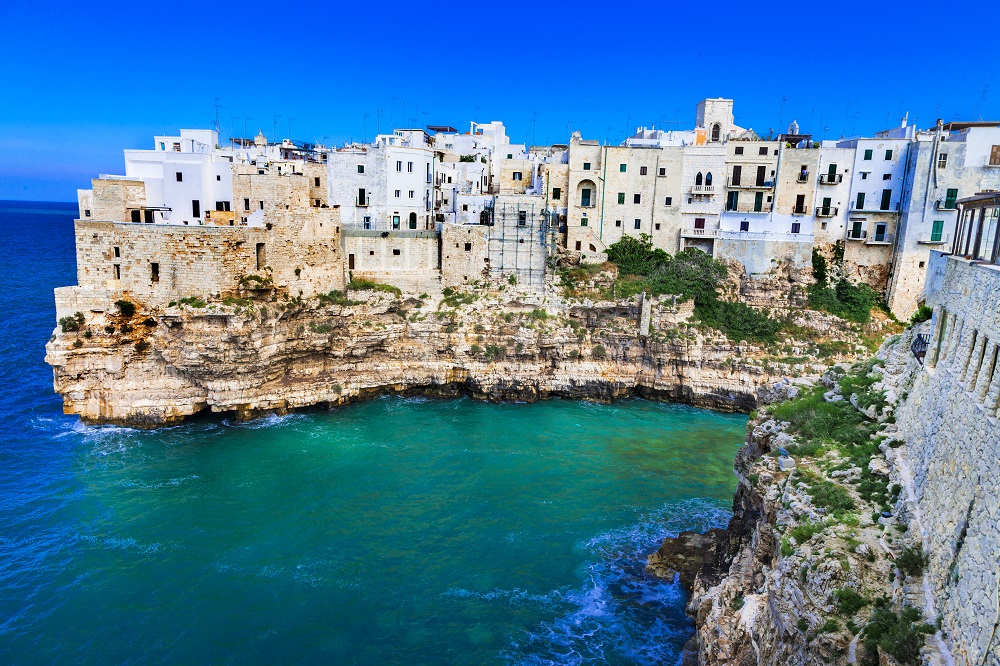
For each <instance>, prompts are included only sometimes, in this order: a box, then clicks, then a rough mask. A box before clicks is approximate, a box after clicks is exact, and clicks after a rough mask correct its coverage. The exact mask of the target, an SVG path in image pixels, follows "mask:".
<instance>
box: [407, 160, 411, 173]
mask: <svg viewBox="0 0 1000 666" xmlns="http://www.w3.org/2000/svg"><path fill="white" fill-rule="evenodd" d="M406 171H407V173H413V162H407V163H406Z"/></svg>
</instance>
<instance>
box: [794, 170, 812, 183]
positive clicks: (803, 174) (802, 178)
mask: <svg viewBox="0 0 1000 666" xmlns="http://www.w3.org/2000/svg"><path fill="white" fill-rule="evenodd" d="M795 180H796V181H797V182H799V183H806V182H808V181H809V172H808V171H800V172H799V177H798V178H796V179H795Z"/></svg>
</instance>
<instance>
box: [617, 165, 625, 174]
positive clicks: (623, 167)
mask: <svg viewBox="0 0 1000 666" xmlns="http://www.w3.org/2000/svg"><path fill="white" fill-rule="evenodd" d="M618 171H620V172H621V173H625V165H624V164H619V165H618Z"/></svg>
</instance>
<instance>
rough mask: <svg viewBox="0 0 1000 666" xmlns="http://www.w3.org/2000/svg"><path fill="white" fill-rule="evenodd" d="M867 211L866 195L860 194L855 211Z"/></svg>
mask: <svg viewBox="0 0 1000 666" xmlns="http://www.w3.org/2000/svg"><path fill="white" fill-rule="evenodd" d="M864 209H865V193H864V192H858V201H857V203H855V204H854V210H864Z"/></svg>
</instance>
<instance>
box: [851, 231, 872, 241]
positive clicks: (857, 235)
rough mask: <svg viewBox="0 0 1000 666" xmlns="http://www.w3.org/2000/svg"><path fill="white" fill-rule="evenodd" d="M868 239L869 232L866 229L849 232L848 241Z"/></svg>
mask: <svg viewBox="0 0 1000 666" xmlns="http://www.w3.org/2000/svg"><path fill="white" fill-rule="evenodd" d="M866 238H868V232H867V231H865V230H864V229H861V230H860V231H855V230H853V229H848V230H847V240H852V241H863V240H865V239H866Z"/></svg>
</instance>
